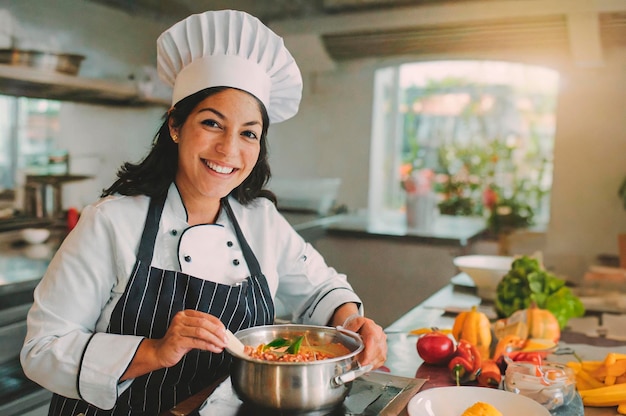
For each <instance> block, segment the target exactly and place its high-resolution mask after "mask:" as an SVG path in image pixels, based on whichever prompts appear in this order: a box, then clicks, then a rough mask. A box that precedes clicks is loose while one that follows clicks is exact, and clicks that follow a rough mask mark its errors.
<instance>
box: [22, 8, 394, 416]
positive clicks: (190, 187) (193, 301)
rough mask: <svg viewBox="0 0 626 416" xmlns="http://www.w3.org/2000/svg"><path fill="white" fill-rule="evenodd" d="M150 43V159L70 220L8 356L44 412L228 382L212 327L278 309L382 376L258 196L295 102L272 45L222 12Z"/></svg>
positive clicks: (178, 394)
mask: <svg viewBox="0 0 626 416" xmlns="http://www.w3.org/2000/svg"><path fill="white" fill-rule="evenodd" d="M259 45H262V48H260V47H259ZM158 47H159V49H158V52H159V55H158V69H159V72H160V74H161V75H162V77H163V78H164V80H166V81H167V82H170V84H171V85H172V86H173V106H172V108H171V109H170V110H169V111H168V113H167V115H166V117H165V121H164V123H163V125H162V126H161V128H160V130H159V132H158V134H157V137H156V140H155V143H154V145H153V147H152V149H151V151H150V153H149V154H148V155H147V156H146V158H145V159H144V160H143V161H142V162H140V163H139V164H136V165H135V164H130V163H126V164H125V165H124V166H123V168H122V169H121V170H120V172H119V174H118V176H119V178H118V180H117V181H116V182H115V183H113V185H112V186H111V187H109V188H108V189H106V190H105V191H104V193H103V195H102V196H103V198H102V199H101V200H100V201H98V202H96V203H95V204H93V205H90V206H88V207H86V208H85V209H84V210H83V213H82V215H81V219H80V221H79V222H78V224H77V226H76V228H75V229H74V230H73V231H72V232H71V233H70V234H69V235H68V236H67V238H66V239H65V241H64V242H63V244H62V246H61V248H60V249H59V251H58V252H57V253H56V255H55V257H54V259H53V260H52V262H51V264H50V266H49V269H48V271H47V272H46V275H45V276H44V278H43V279H42V281H41V283H40V284H39V286H38V287H37V289H36V290H35V302H34V304H33V307H32V309H31V311H30V312H29V315H28V334H27V336H26V341H25V344H24V347H23V349H22V354H21V360H22V365H23V368H24V371H25V372H26V374H27V375H28V376H29V377H30V378H32V379H33V380H35V381H36V382H38V383H39V384H41V385H42V386H44V387H45V388H47V389H49V390H51V391H53V392H54V393H55V394H54V397H53V400H52V403H51V407H50V414H52V415H76V414H79V413H85V414H89V415H93V414H97V415H100V414H103V415H104V414H115V415H131V414H132V415H139V414H146V415H157V414H159V413H160V412H161V411H163V410H166V409H169V408H171V407H173V406H174V405H175V404H176V403H178V402H180V401H182V400H184V399H185V398H187V397H189V396H190V395H192V394H194V393H196V392H198V391H199V390H201V389H202V388H204V387H206V386H207V385H208V384H210V383H211V382H213V381H215V380H217V379H219V378H220V377H222V376H223V375H225V374H227V373H228V369H229V364H230V356H229V355H228V354H227V353H226V352H225V351H224V347H225V345H226V343H225V338H226V333H225V328H229V329H230V330H231V331H233V332H236V331H238V330H240V329H243V328H246V327H250V326H256V325H265V324H272V323H273V321H274V317H275V316H282V315H283V314H284V313H290V315H291V319H292V320H293V321H295V322H301V323H309V324H317V325H332V326H337V325H344V326H346V327H347V328H348V329H352V330H354V331H357V332H359V333H360V334H361V336H362V337H363V340H364V343H365V350H364V352H363V354H362V355H361V356H360V357H359V358H360V362H361V364H363V365H367V364H372V365H373V366H374V367H375V368H376V367H379V366H380V365H382V363H383V362H384V360H385V355H386V343H385V336H384V333H383V332H382V329H381V328H380V327H379V326H378V325H376V324H375V323H374V322H373V321H372V320H370V319H367V318H365V317H363V316H362V308H361V302H360V300H359V298H358V297H357V296H356V295H355V294H354V292H353V291H352V289H351V287H350V285H349V284H348V283H347V281H346V279H345V276H344V275H340V274H337V273H336V272H335V271H334V269H332V268H329V267H328V266H327V265H326V264H325V263H324V261H323V259H322V258H321V256H320V255H319V253H317V252H316V251H315V250H314V249H313V248H312V247H311V246H310V245H309V244H307V243H305V242H304V241H303V240H302V238H301V237H300V236H299V235H298V234H297V233H296V232H295V231H294V230H293V229H292V228H291V227H290V226H289V224H288V223H287V222H286V220H285V219H284V218H283V217H282V216H281V215H280V214H279V213H278V212H277V210H276V208H275V206H274V204H273V202H272V201H271V199H272V197H273V196H272V194H271V193H270V192H268V191H265V190H263V189H262V188H263V186H264V185H265V184H266V183H267V181H268V179H269V178H270V169H269V165H268V161H267V141H266V140H267V138H266V135H267V131H268V127H269V124H270V121H272V122H279V121H282V120H284V119H287V118H289V117H291V116H293V115H294V114H295V113H296V111H297V108H298V105H299V101H300V95H301V86H302V83H301V77H300V73H299V71H298V69H297V66H296V65H295V62H294V61H293V58H292V57H291V55H290V54H289V53H288V51H287V50H286V49H285V47H284V45H283V44H282V40H281V39H280V38H279V37H278V36H276V35H275V34H274V33H273V32H271V31H270V30H269V29H268V28H267V27H265V26H264V25H263V24H262V23H260V22H259V21H258V20H257V19H255V18H253V17H252V16H249V15H247V14H245V13H242V12H235V11H221V12H207V13H204V14H201V15H194V16H190V17H189V18H187V19H185V20H184V21H182V22H179V23H178V24H176V25H174V26H173V27H172V28H170V29H168V31H166V32H165V33H164V34H163V35H161V37H159V40H158Z"/></svg>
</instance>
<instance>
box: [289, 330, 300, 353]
mask: <svg viewBox="0 0 626 416" xmlns="http://www.w3.org/2000/svg"><path fill="white" fill-rule="evenodd" d="M303 339H304V335H301V336H299V337H298V338H296V340H295V341H294V342H293V343H292V344H291V345H290V346H289V348H287V354H297V353H298V351H300V346H301V345H302V340H303Z"/></svg>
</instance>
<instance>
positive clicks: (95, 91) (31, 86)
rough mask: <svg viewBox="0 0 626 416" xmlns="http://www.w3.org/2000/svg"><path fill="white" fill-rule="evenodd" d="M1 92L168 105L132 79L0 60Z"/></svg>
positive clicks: (99, 101) (81, 100) (77, 99)
mask: <svg viewBox="0 0 626 416" xmlns="http://www.w3.org/2000/svg"><path fill="white" fill-rule="evenodd" d="M0 94H5V95H13V96H20V97H30V98H45V99H50V100H59V101H72V102H80V103H90V104H102V105H125V106H137V107H139V106H165V107H168V106H169V105H170V103H169V102H168V101H166V100H163V99H159V98H154V97H143V96H142V95H141V94H140V92H139V91H138V89H137V87H136V86H135V85H134V84H133V83H131V82H128V83H123V82H115V81H109V80H104V79H96V78H83V77H78V76H74V75H66V74H61V73H52V72H49V71H42V70H38V69H33V68H28V67H23V66H12V65H2V64H0Z"/></svg>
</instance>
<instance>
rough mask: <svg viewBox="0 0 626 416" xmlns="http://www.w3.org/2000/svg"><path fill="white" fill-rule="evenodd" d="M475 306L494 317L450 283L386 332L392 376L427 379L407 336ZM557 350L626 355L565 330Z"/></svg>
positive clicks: (616, 345)
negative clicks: (417, 329) (565, 349)
mask: <svg viewBox="0 0 626 416" xmlns="http://www.w3.org/2000/svg"><path fill="white" fill-rule="evenodd" d="M474 305H476V306H477V307H478V308H479V310H481V311H483V312H485V313H487V315H488V316H489V315H490V314H491V315H493V306H492V305H491V304H490V303H489V302H486V303H484V302H483V301H482V299H481V298H480V297H478V296H477V295H476V291H475V288H468V287H466V286H457V285H454V284H452V283H451V284H449V285H446V286H445V287H443V288H442V289H441V290H439V291H437V292H436V293H434V294H433V295H432V296H430V297H429V298H427V299H426V300H425V301H424V302H422V303H421V304H420V305H417V306H416V307H415V308H413V309H411V310H410V311H408V312H407V313H406V314H404V315H403V316H402V317H400V318H399V319H398V320H396V321H395V322H394V323H393V324H391V325H390V326H388V327H387V328H385V332H386V333H387V340H388V349H389V350H388V356H387V361H386V363H385V366H386V367H387V368H389V369H390V371H391V373H392V374H394V375H398V376H404V377H422V378H426V376H427V375H428V374H427V372H426V371H424V369H423V368H421V366H422V363H423V360H422V359H421V358H420V356H419V355H418V354H417V349H416V342H417V337H416V336H413V335H410V334H409V332H410V331H411V330H413V329H416V328H424V327H427V328H431V327H437V328H452V325H453V323H454V318H455V317H456V311H459V310H467V309H470V308H471V307H472V306H474ZM559 347H564V348H567V347H569V348H571V349H573V350H574V351H575V352H576V353H577V354H578V355H579V356H580V357H581V359H583V360H602V359H603V358H604V357H605V356H606V354H607V353H608V352H621V353H626V342H620V341H616V340H609V339H603V338H591V337H588V336H586V335H584V334H580V333H576V332H569V331H567V330H566V331H564V332H563V333H562V336H561V341H560V342H559ZM548 360H550V361H557V362H567V361H573V360H575V357H574V356H573V355H572V354H564V355H550V356H549V357H548ZM420 369H421V370H420ZM433 387H436V386H435V385H434V384H433V383H432V382H430V383H429V381H427V382H426V383H425V384H424V387H423V389H428V388H433ZM585 415H590V416H613V415H617V411H616V407H605V408H585Z"/></svg>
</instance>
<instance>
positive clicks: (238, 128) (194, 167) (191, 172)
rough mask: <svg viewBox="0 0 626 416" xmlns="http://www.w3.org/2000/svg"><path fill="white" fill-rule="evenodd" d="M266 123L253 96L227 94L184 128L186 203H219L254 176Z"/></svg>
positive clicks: (200, 109) (181, 154)
mask: <svg viewBox="0 0 626 416" xmlns="http://www.w3.org/2000/svg"><path fill="white" fill-rule="evenodd" d="M262 131H263V119H262V116H261V110H260V107H259V103H258V101H257V100H256V99H255V98H254V97H253V96H252V95H250V94H248V93H246V92H243V91H240V90H237V89H232V88H229V89H226V90H224V91H221V92H218V93H216V94H213V95H211V96H209V97H207V98H205V99H204V100H203V101H201V102H200V103H199V104H198V105H197V106H196V107H195V108H194V109H193V111H192V112H191V114H189V117H188V118H187V120H186V121H185V122H184V124H183V125H182V126H180V127H179V128H173V127H171V126H170V134H171V135H172V137H174V136H175V135H176V136H178V170H177V173H176V185H177V186H178V189H179V190H180V191H181V193H182V195H183V198H185V200H186V203H187V202H188V201H189V199H190V198H192V199H193V200H195V201H205V202H206V201H208V200H209V199H211V200H214V201H213V202H217V203H219V200H220V199H221V198H223V197H225V196H226V195H228V194H229V193H230V192H231V191H232V190H233V189H234V188H236V187H237V186H239V185H240V184H241V183H242V182H243V181H244V180H245V179H246V178H247V177H248V175H249V174H250V172H251V171H252V168H254V166H255V164H256V162H257V159H258V157H259V150H260V143H261V133H262Z"/></svg>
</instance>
